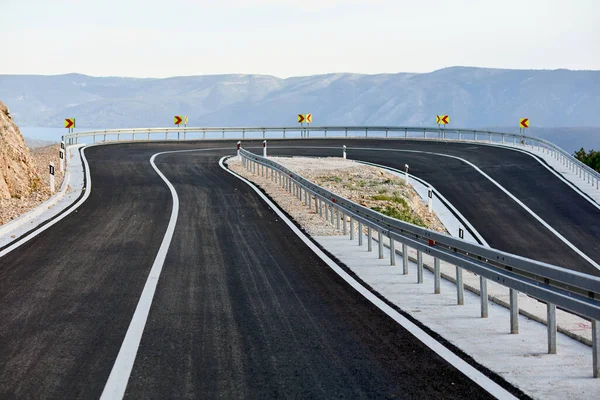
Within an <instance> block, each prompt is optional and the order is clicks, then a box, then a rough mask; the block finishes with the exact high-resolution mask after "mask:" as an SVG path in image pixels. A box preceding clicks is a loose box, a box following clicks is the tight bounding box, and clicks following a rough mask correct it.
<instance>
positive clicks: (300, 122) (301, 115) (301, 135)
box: [298, 114, 306, 137]
mask: <svg viewBox="0 0 600 400" xmlns="http://www.w3.org/2000/svg"><path fill="white" fill-rule="evenodd" d="M305 119H306V118H305V117H304V114H298V123H299V124H300V126H301V127H303V126H304V121H305ZM300 137H304V130H301V131H300Z"/></svg>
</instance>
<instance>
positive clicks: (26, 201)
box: [0, 144, 65, 225]
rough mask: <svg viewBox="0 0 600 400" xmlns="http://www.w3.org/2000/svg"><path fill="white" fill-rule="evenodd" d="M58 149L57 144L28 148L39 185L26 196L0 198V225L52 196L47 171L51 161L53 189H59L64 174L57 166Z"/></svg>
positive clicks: (58, 160)
mask: <svg viewBox="0 0 600 400" xmlns="http://www.w3.org/2000/svg"><path fill="white" fill-rule="evenodd" d="M59 150H60V145H59V144H54V145H51V146H46V147H40V148H35V149H31V150H30V152H31V158H32V160H33V163H34V167H35V171H36V174H37V175H38V177H39V178H40V181H41V184H40V186H39V187H35V188H34V190H32V191H31V192H30V193H29V194H28V195H27V196H21V197H13V198H10V199H0V225H4V224H6V223H8V222H10V221H12V220H14V219H16V218H18V217H20V216H21V215H23V214H25V213H27V212H29V211H31V210H32V209H34V208H35V207H37V206H39V205H40V204H42V203H43V202H44V201H46V200H48V199H49V198H50V197H51V196H52V193H50V175H49V173H48V166H49V164H50V163H51V162H53V163H54V166H55V169H54V186H55V190H56V191H58V190H59V189H60V187H61V185H62V182H63V179H64V175H65V174H64V172H61V171H60V168H59V162H60V159H59V156H58V154H59Z"/></svg>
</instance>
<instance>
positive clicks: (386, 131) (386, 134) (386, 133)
mask: <svg viewBox="0 0 600 400" xmlns="http://www.w3.org/2000/svg"><path fill="white" fill-rule="evenodd" d="M385 137H388V129H387V128H385Z"/></svg>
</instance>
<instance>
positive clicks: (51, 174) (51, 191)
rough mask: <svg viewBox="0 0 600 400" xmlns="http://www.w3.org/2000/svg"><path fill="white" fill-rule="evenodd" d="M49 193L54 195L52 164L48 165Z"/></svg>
mask: <svg viewBox="0 0 600 400" xmlns="http://www.w3.org/2000/svg"><path fill="white" fill-rule="evenodd" d="M50 193H52V194H54V163H53V162H51V163H50Z"/></svg>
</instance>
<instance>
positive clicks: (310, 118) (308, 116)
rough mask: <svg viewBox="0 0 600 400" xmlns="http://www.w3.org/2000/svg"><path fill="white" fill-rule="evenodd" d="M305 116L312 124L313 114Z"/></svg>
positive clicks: (307, 121) (308, 122)
mask: <svg viewBox="0 0 600 400" xmlns="http://www.w3.org/2000/svg"><path fill="white" fill-rule="evenodd" d="M305 118H306V123H307V124H311V123H312V114H306V116H305Z"/></svg>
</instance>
